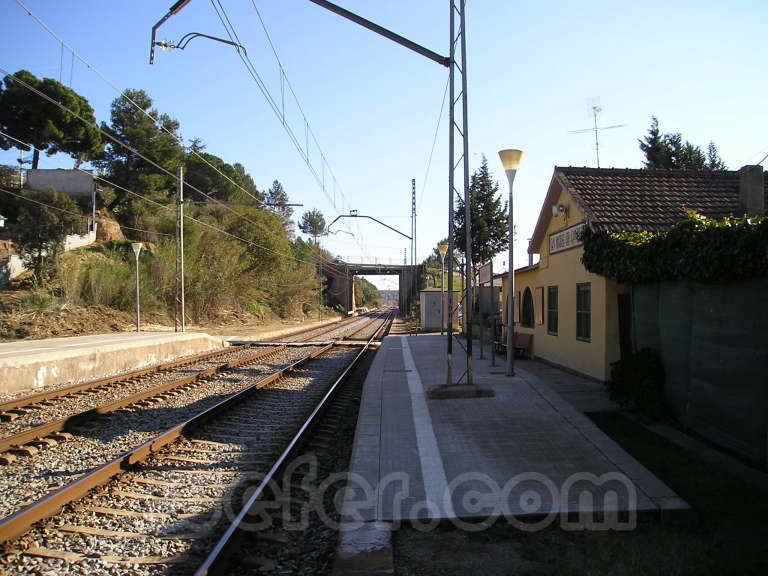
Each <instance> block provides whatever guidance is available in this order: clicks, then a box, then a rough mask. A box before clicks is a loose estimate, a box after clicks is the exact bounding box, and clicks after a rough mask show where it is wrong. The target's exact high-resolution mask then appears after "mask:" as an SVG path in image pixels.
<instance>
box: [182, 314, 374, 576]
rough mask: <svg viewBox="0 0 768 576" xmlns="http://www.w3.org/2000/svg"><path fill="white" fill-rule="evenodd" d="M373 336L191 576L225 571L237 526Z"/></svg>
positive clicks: (234, 541)
mask: <svg viewBox="0 0 768 576" xmlns="http://www.w3.org/2000/svg"><path fill="white" fill-rule="evenodd" d="M388 319H389V318H388ZM388 319H387V320H388ZM385 322H386V320H385ZM375 336H376V335H375V334H374V335H373V336H372V337H371V338H370V339H369V340H368V341H367V342H366V343H365V344H364V345H363V347H362V349H361V350H360V352H359V353H358V354H357V355H356V356H355V358H354V359H353V360H352V362H350V363H349V365H348V366H347V367H346V368H345V369H344V372H342V374H341V376H339V377H338V378H337V379H336V381H335V382H334V383H333V385H332V386H331V387H330V388H329V389H328V392H326V393H325V395H324V396H323V398H322V400H320V402H319V403H318V405H317V406H316V407H315V409H314V410H313V411H312V414H310V415H309V417H308V418H307V420H306V421H305V422H304V424H303V425H302V426H301V428H300V429H299V431H298V432H297V433H296V435H295V436H294V437H293V439H292V440H291V442H290V443H289V444H288V447H287V448H286V449H285V450H284V451H283V453H282V454H281V455H280V457H279V458H278V459H277V461H276V462H275V464H273V466H272V468H271V469H270V470H269V472H267V474H266V475H265V477H264V478H263V479H262V480H261V482H260V483H259V485H258V487H257V488H256V489H255V490H254V491H253V492H252V494H251V496H250V497H249V498H248V501H247V502H246V503H245V505H244V506H243V508H242V510H240V512H239V513H238V515H237V516H236V517H235V519H234V520H233V521H232V523H231V524H230V526H229V528H227V530H226V532H225V533H224V534H223V535H222V536H221V538H220V539H219V541H218V542H217V543H216V546H215V547H214V548H213V550H212V551H211V552H210V553H209V554H208V557H207V558H206V559H205V561H204V562H203V563H202V564H201V565H200V567H199V568H198V569H197V571H196V572H195V576H206V575H207V574H213V573H218V572H220V571H223V569H224V568H225V567H226V566H225V565H226V562H227V560H228V558H229V555H230V554H231V552H232V550H233V548H234V546H235V545H236V543H237V539H238V537H239V534H240V525H241V524H242V523H243V520H245V518H246V517H247V516H248V515H249V514H250V513H251V511H252V510H253V508H254V506H255V505H256V502H257V501H258V500H259V499H260V498H261V496H262V494H263V493H264V491H265V489H266V488H267V487H268V486H269V485H270V483H271V482H273V481H274V479H275V476H277V475H278V474H279V472H280V470H282V468H283V466H284V465H285V464H287V463H288V461H289V459H290V458H291V457H292V456H293V454H294V453H295V451H296V450H297V449H298V448H299V447H300V446H301V445H302V444H303V442H304V440H305V437H306V436H307V435H308V434H309V432H310V431H311V430H312V428H313V427H314V425H315V424H316V423H317V420H319V418H320V415H321V414H322V413H323V411H324V410H325V408H326V407H327V405H328V404H329V403H330V399H331V398H333V396H334V395H335V393H336V391H337V390H338V389H339V388H340V387H341V385H342V384H343V383H344V381H345V380H346V379H347V377H348V376H349V374H350V372H351V371H352V369H353V368H355V367H356V366H357V364H358V362H359V361H360V359H361V358H362V357H363V355H364V354H365V353H366V352H367V351H368V349H369V347H370V345H371V343H372V342H373V340H374V338H375Z"/></svg>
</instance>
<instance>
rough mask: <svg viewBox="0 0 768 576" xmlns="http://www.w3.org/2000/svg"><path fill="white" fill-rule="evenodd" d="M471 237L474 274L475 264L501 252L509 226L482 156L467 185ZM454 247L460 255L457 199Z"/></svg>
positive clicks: (461, 211) (496, 185)
mask: <svg viewBox="0 0 768 576" xmlns="http://www.w3.org/2000/svg"><path fill="white" fill-rule="evenodd" d="M469 191H470V213H471V215H472V216H471V217H472V220H471V232H470V233H471V235H472V268H473V272H476V271H477V267H478V265H480V264H482V263H484V262H487V261H488V260H490V259H491V258H493V257H494V256H495V255H496V254H498V253H499V252H501V251H502V250H503V249H504V248H505V247H506V246H508V241H509V235H508V233H509V226H508V222H507V220H508V218H507V203H506V202H504V206H503V207H502V204H501V198H499V196H498V191H499V183H498V182H495V181H494V180H493V178H492V176H491V173H490V171H489V170H488V160H487V158H486V157H485V156H483V163H482V165H481V166H480V168H478V169H477V171H475V173H474V174H472V179H471V182H470V185H469ZM455 227H456V231H455V244H454V246H455V248H456V250H459V251H460V252H462V253H463V252H465V250H466V234H465V230H464V201H463V199H459V202H458V206H457V207H456V216H455Z"/></svg>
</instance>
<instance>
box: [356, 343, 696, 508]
mask: <svg viewBox="0 0 768 576" xmlns="http://www.w3.org/2000/svg"><path fill="white" fill-rule="evenodd" d="M408 355H410V356H412V358H413V366H414V367H415V370H413V371H411V372H409V371H408V369H407V368H406V366H407V363H406V361H405V358H406V357H407V356H408ZM454 361H455V365H454V374H455V375H456V376H459V375H461V374H462V373H463V372H464V353H463V350H461V348H460V347H458V346H454ZM473 363H474V370H475V375H476V380H477V381H478V382H479V383H482V384H483V385H485V386H487V387H489V388H491V389H492V390H493V391H494V393H495V396H494V397H490V398H454V399H440V400H434V399H426V396H425V395H424V392H426V391H428V390H429V388H431V387H434V386H439V385H442V384H444V383H445V338H444V337H440V336H409V337H400V336H396V337H388V338H386V339H385V341H384V343H383V345H382V347H381V349H380V350H379V352H378V355H377V358H376V360H375V361H374V363H373V366H372V368H371V371H370V373H369V375H368V378H367V380H366V383H365V390H364V393H363V401H362V405H361V408H360V418H359V424H358V430H357V434H356V440H355V447H354V451H353V452H354V456H353V460H352V465H351V469H350V471H351V472H353V473H359V474H361V477H363V478H365V480H366V481H368V482H370V483H371V484H372V486H373V487H374V488H376V487H377V485H378V488H379V492H378V493H377V494H376V495H375V499H376V500H377V503H376V504H375V505H373V504H371V503H368V504H366V505H365V506H367V508H366V510H367V511H368V513H366V515H365V516H366V519H367V520H372V519H373V518H371V515H370V510H371V509H374V508H375V519H376V520H379V521H389V522H392V521H399V520H409V519H411V520H412V519H414V518H422V519H426V518H445V517H461V518H472V517H488V516H493V515H496V514H503V515H505V516H509V515H514V516H519V517H525V516H530V517H537V516H542V515H547V514H557V513H562V514H564V513H570V514H573V513H588V512H592V511H601V512H610V511H615V510H620V511H628V510H655V511H669V510H675V509H685V508H687V504H686V503H685V502H684V501H682V500H681V499H680V498H679V497H678V496H677V495H676V494H675V493H674V492H673V491H672V490H671V489H669V488H668V487H667V486H666V485H664V484H663V483H662V482H661V481H660V480H658V479H657V478H656V477H655V476H653V475H652V474H651V473H650V472H649V471H648V470H647V469H646V468H644V467H643V466H642V465H640V464H639V463H638V462H637V461H636V460H634V458H632V457H631V456H630V455H629V454H627V453H626V452H625V451H624V450H623V449H622V448H621V447H620V446H619V445H618V444H616V443H615V442H614V441H613V440H611V439H610V438H608V437H607V436H606V435H605V434H603V433H602V431H600V430H599V429H598V428H597V427H596V426H595V425H594V423H592V421H591V420H589V418H587V417H586V416H584V414H583V413H582V412H581V411H580V410H579V409H577V408H575V407H574V406H573V405H571V404H570V403H569V402H568V401H566V400H565V399H564V398H563V397H562V396H561V395H560V394H558V392H556V391H555V390H554V389H553V388H552V387H550V386H549V385H548V382H546V381H545V380H544V378H543V377H542V372H541V371H539V372H538V373H537V374H534V373H533V372H531V371H528V370H527V369H525V368H523V367H522V366H521V367H520V368H519V370H518V371H517V374H516V376H515V377H512V378H508V377H506V376H504V374H503V371H504V369H503V367H501V366H499V365H497V366H496V367H491V366H490V361H489V359H488V355H486V359H485V360H479V358H474V360H473ZM497 364H500V363H499V362H497ZM500 372H501V373H500ZM553 373H554V372H553ZM547 374H548V371H544V372H543V375H544V376H546V375H547ZM415 377H418V379H419V382H418V386H414V381H413V378H415ZM409 378H410V379H411V380H410V387H409ZM566 384H567V383H566V382H565V379H564V378H562V377H560V379H559V380H558V382H557V386H558V387H559V388H562V389H565V387H566ZM594 385H595V383H594V382H590V381H588V380H585V381H584V382H582V383H579V386H582V387H583V388H584V389H586V390H587V392H589V393H590V394H591V393H592V392H593V391H591V390H590V389H589V388H590V387H594ZM414 394H416V395H414ZM424 402H426V407H427V411H426V413H424V412H423V406H424ZM417 405H418V406H419V407H417V408H416V409H414V407H415V406H417ZM414 414H415V415H416V416H415V417H414ZM423 418H427V421H428V422H429V424H430V427H429V430H428V431H429V433H430V434H432V433H433V434H434V437H435V438H436V441H437V444H436V447H437V448H436V449H435V450H434V451H433V452H428V453H425V452H424V450H425V449H424V446H429V443H428V442H427V443H426V444H425V443H424V440H423V438H424V433H425V430H424V427H423V425H424V422H423V421H422V420H421V419H423ZM417 436H419V437H420V438H421V440H417ZM436 471H437V472H443V471H444V478H443V482H444V483H447V490H445V492H446V493H448V494H449V497H448V498H447V499H446V498H445V494H443V500H444V502H428V501H427V500H426V499H427V493H429V492H430V490H431V494H432V495H433V497H434V494H435V492H434V488H435V486H438V487H439V486H441V484H440V482H439V481H437V480H439V479H437V480H436V478H435V477H434V474H435V473H436ZM374 476H375V478H373V477H374ZM425 486H431V487H432V488H431V489H427V488H426V487H425ZM360 495H361V491H360V490H358V494H357V496H360ZM368 497H370V494H369V495H368ZM348 498H349V495H348ZM365 506H363V507H365ZM449 514H450V515H452V516H448V515H449Z"/></svg>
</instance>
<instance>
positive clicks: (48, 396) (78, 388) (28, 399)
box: [0, 344, 249, 418]
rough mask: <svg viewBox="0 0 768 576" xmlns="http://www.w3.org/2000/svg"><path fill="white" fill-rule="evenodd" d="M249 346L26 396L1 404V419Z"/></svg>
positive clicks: (229, 348) (208, 353) (232, 347)
mask: <svg viewBox="0 0 768 576" xmlns="http://www.w3.org/2000/svg"><path fill="white" fill-rule="evenodd" d="M248 346H249V345H247V344H246V345H243V346H230V347H228V348H225V349H223V350H216V351H214V352H206V353H205V354H200V355H197V356H194V357H190V358H184V359H181V360H172V361H170V362H165V363H162V364H155V365H154V366H149V367H147V368H140V369H139V370H132V371H131V372H123V373H122V374H115V375H114V376H106V377H104V378H98V379H96V380H88V381H87V382H81V383H80V384H74V385H72V386H67V387H66V388H58V389H56V390H49V391H48V392H41V393H40V394H35V395H33V396H24V397H23V398H17V399H15V400H10V401H8V402H5V403H3V404H0V418H1V417H2V413H3V412H9V411H11V410H17V409H19V408H25V407H27V406H32V405H34V404H39V403H41V402H47V401H49V400H55V399H56V398H60V397H62V396H68V395H70V394H77V393H79V392H85V391H87V390H93V389H94V388H99V387H101V386H109V385H111V384H116V383H117V382H124V381H126V380H133V379H135V378H141V377H143V376H147V375H149V374H154V373H156V372H160V371H163V370H172V369H174V368H178V367H180V366H187V365H189V364H194V363H195V362H201V361H203V360H209V359H211V358H215V357H216V356H223V355H224V354H229V353H230V352H237V351H238V350H243V349H245V348H248Z"/></svg>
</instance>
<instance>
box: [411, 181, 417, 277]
mask: <svg viewBox="0 0 768 576" xmlns="http://www.w3.org/2000/svg"><path fill="white" fill-rule="evenodd" d="M411 238H412V240H411V264H413V265H414V266H415V265H416V179H415V178H413V179H412V180H411Z"/></svg>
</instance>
